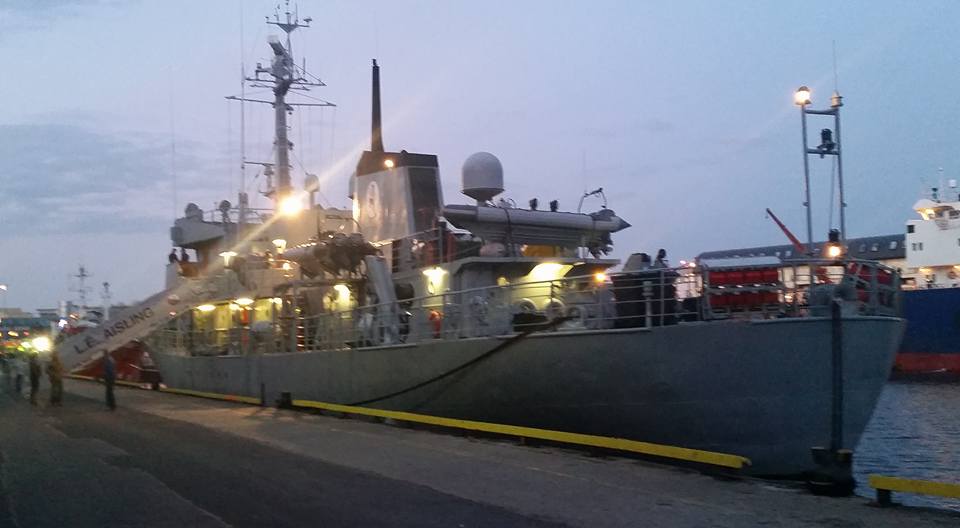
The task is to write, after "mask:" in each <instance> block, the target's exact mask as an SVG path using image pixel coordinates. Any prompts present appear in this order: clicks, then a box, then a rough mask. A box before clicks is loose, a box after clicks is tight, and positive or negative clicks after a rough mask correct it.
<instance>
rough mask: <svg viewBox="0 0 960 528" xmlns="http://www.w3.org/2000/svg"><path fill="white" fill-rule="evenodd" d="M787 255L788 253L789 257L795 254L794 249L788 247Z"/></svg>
mask: <svg viewBox="0 0 960 528" xmlns="http://www.w3.org/2000/svg"><path fill="white" fill-rule="evenodd" d="M786 255H787V256H788V257H791V256H793V250H792V249H788V250H787V252H786Z"/></svg>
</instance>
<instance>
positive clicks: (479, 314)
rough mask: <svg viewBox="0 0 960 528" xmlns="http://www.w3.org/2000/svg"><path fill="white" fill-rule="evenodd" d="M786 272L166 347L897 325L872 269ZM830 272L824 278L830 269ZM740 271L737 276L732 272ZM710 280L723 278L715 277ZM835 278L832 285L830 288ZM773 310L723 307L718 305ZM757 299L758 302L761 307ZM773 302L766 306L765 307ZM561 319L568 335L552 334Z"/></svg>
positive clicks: (453, 302) (484, 290)
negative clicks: (867, 322) (857, 317)
mask: <svg viewBox="0 0 960 528" xmlns="http://www.w3.org/2000/svg"><path fill="white" fill-rule="evenodd" d="M770 267H776V268H777V271H778V275H777V281H776V282H773V283H764V284H740V285H714V284H711V283H710V282H709V277H710V274H709V273H707V274H706V275H704V273H703V271H704V270H702V269H691V268H660V269H646V270H638V271H633V272H621V273H615V274H610V275H609V276H608V277H607V278H606V279H605V280H604V281H602V282H598V281H597V279H596V277H595V276H592V275H590V276H576V277H563V278H559V279H555V280H546V281H536V282H522V283H514V284H507V285H495V286H484V287H477V288H468V289H464V290H458V291H453V292H443V293H438V294H435V295H425V296H420V297H415V298H410V299H402V300H399V301H397V302H396V303H378V304H373V305H364V306H357V307H354V308H351V309H347V310H339V311H330V312H325V313H320V314H312V315H306V316H295V317H290V316H287V317H283V318H280V319H278V320H274V321H273V322H272V324H270V325H268V328H267V329H266V330H264V329H263V328H261V329H260V330H259V331H255V330H253V329H251V328H248V327H239V328H232V329H229V330H213V331H193V332H177V331H172V332H168V333H166V334H165V333H164V332H161V333H160V337H159V338H161V339H166V340H167V341H170V338H171V337H173V336H174V335H175V336H176V341H175V343H173V344H175V345H176V344H179V346H181V347H185V348H187V349H190V350H193V351H195V352H198V353H201V354H243V353H255V352H291V351H293V350H291V348H292V347H293V345H291V343H295V344H296V345H295V350H297V351H303V350H336V349H344V348H361V347H368V346H389V345H401V344H412V343H419V342H424V341H429V340H438V339H459V338H469V337H486V336H496V335H513V334H516V333H519V332H523V331H525V330H528V329H531V328H533V329H536V328H541V327H547V326H550V329H549V332H551V333H559V332H570V331H604V330H612V329H618V328H636V327H656V326H669V325H675V324H684V323H688V322H695V321H701V322H702V321H711V320H717V319H737V318H747V319H770V318H784V317H809V316H818V315H823V314H822V313H820V312H821V311H822V310H821V308H822V306H825V305H826V301H825V300H824V299H826V300H827V301H828V300H829V299H832V298H834V297H839V298H842V299H843V300H844V301H845V303H846V305H847V306H848V312H849V313H859V314H866V315H887V316H894V315H897V313H898V300H899V292H900V279H899V275H898V274H897V272H896V271H895V270H894V269H893V268H890V267H888V266H884V265H882V264H878V263H876V262H871V261H859V260H846V261H842V262H837V261H826V260H810V261H790V262H788V263H781V264H780V265H778V266H777V265H775V266H768V268H770ZM820 268H822V269H820ZM724 269H735V268H724ZM706 271H707V272H714V271H717V269H710V268H706ZM824 278H829V279H830V281H831V283H830V284H827V283H825V282H824V281H823V279H824ZM759 293H767V297H766V298H765V299H768V300H770V301H773V302H759V303H755V304H752V305H751V304H735V305H732V306H722V307H720V306H715V305H714V302H713V301H714V299H715V298H716V296H718V295H720V296H723V295H726V296H730V297H731V298H734V299H757V297H756V295H757V294H759ZM751 296H752V297H751ZM761 299H764V298H761ZM558 317H563V318H566V319H567V320H565V321H564V322H563V323H561V324H559V325H548V323H549V322H550V321H553V320H555V319H556V318H558Z"/></svg>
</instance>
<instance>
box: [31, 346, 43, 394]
mask: <svg viewBox="0 0 960 528" xmlns="http://www.w3.org/2000/svg"><path fill="white" fill-rule="evenodd" d="M42 373H43V372H42V370H41V369H40V358H39V357H38V356H37V354H36V353H32V354H30V405H36V404H37V392H39V391H40V375H41V374H42Z"/></svg>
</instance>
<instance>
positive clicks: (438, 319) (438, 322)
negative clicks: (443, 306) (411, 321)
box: [427, 310, 443, 339]
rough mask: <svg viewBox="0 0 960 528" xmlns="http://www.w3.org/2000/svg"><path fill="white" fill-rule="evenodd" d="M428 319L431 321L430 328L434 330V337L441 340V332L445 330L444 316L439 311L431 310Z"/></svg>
mask: <svg viewBox="0 0 960 528" xmlns="http://www.w3.org/2000/svg"><path fill="white" fill-rule="evenodd" d="M427 319H429V320H430V326H431V328H433V337H434V338H436V339H439V338H440V331H441V330H442V329H443V314H442V313H440V312H438V311H437V310H430V315H428V316H427Z"/></svg>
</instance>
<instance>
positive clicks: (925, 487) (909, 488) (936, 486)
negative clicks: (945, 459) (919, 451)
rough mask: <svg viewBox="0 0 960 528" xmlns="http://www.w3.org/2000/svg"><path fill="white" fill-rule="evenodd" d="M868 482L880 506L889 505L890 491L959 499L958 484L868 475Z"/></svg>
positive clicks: (959, 486) (959, 490) (959, 489)
mask: <svg viewBox="0 0 960 528" xmlns="http://www.w3.org/2000/svg"><path fill="white" fill-rule="evenodd" d="M868 481H869V483H870V487H871V488H873V489H875V490H877V502H879V503H880V504H882V505H887V504H890V492H891V491H899V492H903V493H916V494H919V495H937V496H939V497H949V498H953V499H960V484H950V483H948V482H934V481H931V480H915V479H905V478H900V477H888V476H885V475H870V477H869V478H868Z"/></svg>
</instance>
